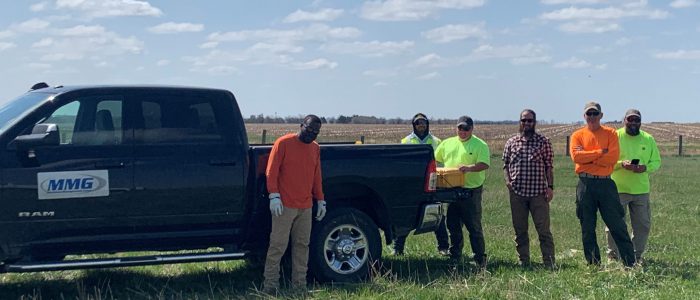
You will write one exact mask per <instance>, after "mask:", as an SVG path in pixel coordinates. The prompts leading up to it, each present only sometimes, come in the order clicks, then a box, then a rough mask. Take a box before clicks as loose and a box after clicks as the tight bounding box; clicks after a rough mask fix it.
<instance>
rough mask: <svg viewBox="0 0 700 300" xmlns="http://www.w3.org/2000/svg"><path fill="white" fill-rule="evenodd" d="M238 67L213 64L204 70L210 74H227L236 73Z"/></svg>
mask: <svg viewBox="0 0 700 300" xmlns="http://www.w3.org/2000/svg"><path fill="white" fill-rule="evenodd" d="M238 72H239V71H238V69H237V68H236V67H233V66H214V67H211V68H208V69H207V70H206V73H209V74H212V75H229V74H234V73H238Z"/></svg>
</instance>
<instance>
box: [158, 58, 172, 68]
mask: <svg viewBox="0 0 700 300" xmlns="http://www.w3.org/2000/svg"><path fill="white" fill-rule="evenodd" d="M169 64H170V61H169V60H167V59H161V60H159V61H157V62H156V66H159V67H164V66H167V65H169Z"/></svg>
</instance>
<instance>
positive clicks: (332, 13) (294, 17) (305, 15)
mask: <svg viewBox="0 0 700 300" xmlns="http://www.w3.org/2000/svg"><path fill="white" fill-rule="evenodd" d="M342 14H343V10H342V9H332V8H326V9H322V10H319V11H317V12H308V11H303V10H297V11H295V12H293V13H291V14H289V15H288V16H287V17H286V18H284V21H283V22H284V23H296V22H304V21H309V22H328V21H333V20H335V19H337V18H338V17H340V16H341V15H342Z"/></svg>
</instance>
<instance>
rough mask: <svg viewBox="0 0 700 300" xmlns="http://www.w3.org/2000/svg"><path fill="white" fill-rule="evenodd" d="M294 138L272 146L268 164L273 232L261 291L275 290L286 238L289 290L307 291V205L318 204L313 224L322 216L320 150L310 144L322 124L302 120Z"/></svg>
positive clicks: (313, 118) (314, 119)
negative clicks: (289, 258)
mask: <svg viewBox="0 0 700 300" xmlns="http://www.w3.org/2000/svg"><path fill="white" fill-rule="evenodd" d="M300 127H301V128H300V129H299V132H298V133H296V134H295V133H290V134H287V135H284V136H282V137H280V138H279V139H277V141H275V144H274V145H273V146H272V151H271V152H270V159H269V160H268V162H267V170H266V172H265V173H266V175H267V191H268V192H269V193H270V197H269V198H270V213H271V214H272V230H271V232H270V247H269V248H268V250H267V258H266V259H265V271H264V274H263V275H264V277H265V282H264V283H263V292H265V293H269V294H273V293H275V292H276V291H277V290H278V289H279V279H280V260H281V259H282V255H283V254H284V252H285V251H286V250H287V244H288V242H289V240H290V239H289V237H290V234H291V242H292V288H294V289H304V288H306V271H307V268H308V266H307V265H308V261H309V240H310V238H311V208H312V206H313V203H312V200H313V199H316V201H318V212H317V213H316V220H318V221H320V220H321V219H323V216H325V215H326V201H324V200H323V199H324V195H323V189H322V186H321V149H320V147H319V145H318V143H316V142H314V140H316V136H318V134H319V132H320V131H321V119H319V118H318V117H317V116H315V115H308V116H306V117H304V121H303V122H302V124H301V126H300Z"/></svg>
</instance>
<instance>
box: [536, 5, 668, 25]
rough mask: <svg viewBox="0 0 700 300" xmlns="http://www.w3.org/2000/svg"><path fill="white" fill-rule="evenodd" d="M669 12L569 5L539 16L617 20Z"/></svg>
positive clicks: (566, 18) (550, 18) (553, 19)
mask: <svg viewBox="0 0 700 300" xmlns="http://www.w3.org/2000/svg"><path fill="white" fill-rule="evenodd" d="M668 15H669V13H668V12H667V11H663V10H648V9H644V8H633V9H629V8H620V7H606V8H578V7H573V6H572V7H568V8H563V9H559V10H555V11H552V12H548V13H544V14H541V15H540V16H539V18H540V19H541V20H546V21H570V20H581V19H583V20H617V19H622V18H632V17H639V18H647V19H665V18H667V17H668Z"/></svg>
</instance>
